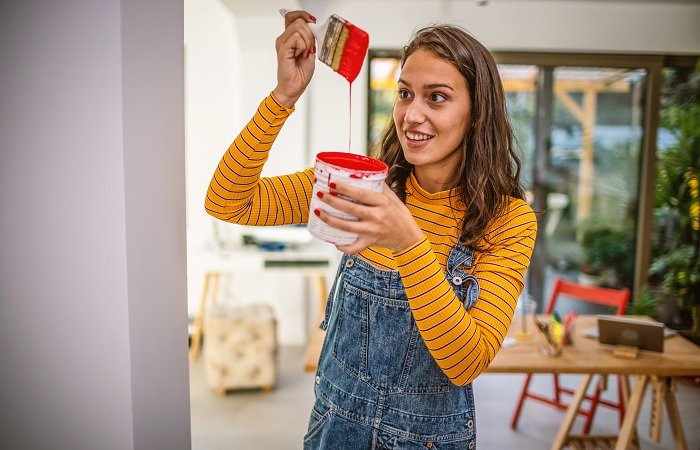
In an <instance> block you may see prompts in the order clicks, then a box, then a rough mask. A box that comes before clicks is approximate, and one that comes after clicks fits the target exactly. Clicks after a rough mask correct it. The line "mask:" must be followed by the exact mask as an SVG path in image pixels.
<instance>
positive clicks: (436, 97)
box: [430, 93, 447, 103]
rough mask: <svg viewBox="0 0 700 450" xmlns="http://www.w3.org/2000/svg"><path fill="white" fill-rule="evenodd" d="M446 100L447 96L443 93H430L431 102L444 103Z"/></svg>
mask: <svg viewBox="0 0 700 450" xmlns="http://www.w3.org/2000/svg"><path fill="white" fill-rule="evenodd" d="M445 100H447V98H446V97H445V96H444V95H442V94H437V93H435V94H430V101H431V102H435V103H442V102H444V101H445Z"/></svg>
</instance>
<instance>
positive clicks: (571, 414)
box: [551, 374, 593, 450]
mask: <svg viewBox="0 0 700 450" xmlns="http://www.w3.org/2000/svg"><path fill="white" fill-rule="evenodd" d="M592 379H593V375H592V374H587V375H583V376H582V377H581V382H580V383H579V385H578V388H576V392H574V396H573V398H572V399H571V402H570V403H569V407H568V408H567V410H566V416H564V421H563V422H562V424H561V426H560V427H559V431H557V436H556V437H555V438H554V442H553V443H552V447H551V450H561V449H563V448H564V445H565V444H566V440H567V439H568V437H569V432H570V431H571V427H572V426H573V425H574V420H576V416H577V415H578V410H579V408H580V407H581V402H582V401H583V398H584V397H585V395H586V391H587V390H588V386H589V385H590V384H591V380H592Z"/></svg>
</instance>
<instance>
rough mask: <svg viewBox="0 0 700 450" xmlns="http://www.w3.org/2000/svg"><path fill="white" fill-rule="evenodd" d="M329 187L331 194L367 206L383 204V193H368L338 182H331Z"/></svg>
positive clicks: (359, 188) (362, 189)
mask: <svg viewBox="0 0 700 450" xmlns="http://www.w3.org/2000/svg"><path fill="white" fill-rule="evenodd" d="M329 187H330V189H331V192H332V193H334V194H337V195H340V196H344V197H348V198H351V199H353V200H355V201H357V202H360V203H362V204H364V205H367V206H377V205H380V204H382V203H383V201H382V197H383V192H381V193H380V192H375V191H370V190H369V189H364V188H361V187H357V186H353V185H351V184H345V183H340V182H331V183H330V184H329ZM387 188H388V186H387Z"/></svg>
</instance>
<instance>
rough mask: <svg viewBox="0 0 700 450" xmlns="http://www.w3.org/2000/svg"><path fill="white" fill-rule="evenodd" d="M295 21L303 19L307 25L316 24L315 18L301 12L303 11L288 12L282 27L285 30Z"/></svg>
mask: <svg viewBox="0 0 700 450" xmlns="http://www.w3.org/2000/svg"><path fill="white" fill-rule="evenodd" d="M297 19H303V20H304V21H305V22H309V23H316V18H315V17H314V16H312V15H311V14H309V13H308V12H306V11H303V10H298V11H288V12H287V13H286V14H285V15H284V27H285V28H287V27H288V26H289V25H291V24H292V23H293V22H294V21H295V20H297Z"/></svg>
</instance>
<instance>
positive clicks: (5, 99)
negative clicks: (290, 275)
mask: <svg viewBox="0 0 700 450" xmlns="http://www.w3.org/2000/svg"><path fill="white" fill-rule="evenodd" d="M0 67H1V69H0V108H2V110H1V120H0V230H1V231H2V233H1V234H0V305H1V306H0V308H1V310H0V380H1V382H0V405H2V408H0V448H3V449H5V448H8V449H9V448H11V449H43V448H47V449H48V448H62V449H63V448H65V449H86V450H88V449H90V450H92V449H119V450H122V449H153V448H167V449H184V448H189V446H190V431H189V396H188V386H187V384H188V380H187V378H188V372H187V335H186V309H185V306H186V304H185V226H184V217H185V211H184V201H183V195H184V177H183V175H184V142H183V133H182V130H183V114H182V111H183V94H182V83H183V82H182V73H183V70H182V7H181V5H178V4H177V3H173V2H168V1H157V2H148V4H145V3H144V4H142V2H139V1H136V0H123V1H118V0H105V1H102V2H94V1H91V0H73V1H71V2H61V3H60V4H59V3H54V2H50V1H24V2H1V3H0Z"/></svg>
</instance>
